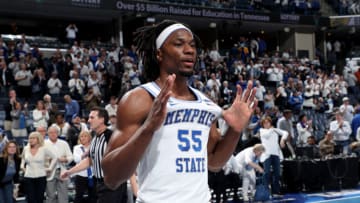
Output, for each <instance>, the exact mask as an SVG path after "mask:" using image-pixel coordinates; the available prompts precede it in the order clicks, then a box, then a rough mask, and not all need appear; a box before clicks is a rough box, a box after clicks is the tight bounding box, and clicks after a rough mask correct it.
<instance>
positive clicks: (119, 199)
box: [61, 107, 127, 203]
mask: <svg viewBox="0 0 360 203" xmlns="http://www.w3.org/2000/svg"><path fill="white" fill-rule="evenodd" d="M108 120H109V115H108V113H107V111H106V110H105V109H103V108H100V107H94V108H93V109H92V110H91V112H90V114H89V120H88V122H89V124H90V129H91V130H92V131H93V132H94V133H95V134H96V136H95V137H94V138H93V139H92V141H91V145H90V150H89V152H87V153H88V157H87V158H85V159H83V160H82V161H81V162H80V163H78V164H77V165H76V166H74V167H72V168H70V169H69V170H66V171H64V172H63V173H62V174H61V178H63V179H65V178H68V177H69V176H70V175H71V174H74V173H77V172H80V171H83V170H86V169H87V168H88V167H91V166H92V168H93V180H94V183H95V188H96V198H97V203H126V202H127V188H126V182H125V183H123V184H121V185H120V186H119V187H118V188H117V189H116V190H111V189H109V188H108V187H107V186H106V185H105V184H104V179H103V177H104V173H103V170H102V168H101V160H102V158H103V156H104V153H105V151H106V147H107V143H108V141H109V139H110V137H111V135H112V131H111V130H109V129H107V126H106V124H107V123H108Z"/></svg>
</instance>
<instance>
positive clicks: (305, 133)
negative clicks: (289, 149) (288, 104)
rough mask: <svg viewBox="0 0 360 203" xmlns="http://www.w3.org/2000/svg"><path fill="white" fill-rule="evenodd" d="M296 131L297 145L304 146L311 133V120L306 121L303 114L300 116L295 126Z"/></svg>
mask: <svg viewBox="0 0 360 203" xmlns="http://www.w3.org/2000/svg"><path fill="white" fill-rule="evenodd" d="M296 130H297V132H298V137H297V145H298V146H303V145H305V144H306V141H307V139H308V137H310V136H311V135H312V133H313V127H312V120H308V119H307V116H306V115H305V114H301V115H300V116H299V122H298V123H297V124H296Z"/></svg>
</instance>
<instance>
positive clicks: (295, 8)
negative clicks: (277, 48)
mask: <svg viewBox="0 0 360 203" xmlns="http://www.w3.org/2000/svg"><path fill="white" fill-rule="evenodd" d="M161 2H165V3H176V4H182V5H183V4H185V5H186V4H188V5H198V6H207V7H213V8H219V9H243V10H250V11H262V12H269V11H271V12H273V11H277V12H284V13H296V14H303V15H314V14H318V12H319V10H320V1H319V0H225V1H219V0H196V1H187V0H161Z"/></svg>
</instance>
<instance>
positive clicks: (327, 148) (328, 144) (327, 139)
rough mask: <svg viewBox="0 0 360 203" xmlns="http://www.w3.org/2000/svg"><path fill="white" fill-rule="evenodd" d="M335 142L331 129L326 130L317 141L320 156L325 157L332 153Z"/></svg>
mask: <svg viewBox="0 0 360 203" xmlns="http://www.w3.org/2000/svg"><path fill="white" fill-rule="evenodd" d="M335 145H336V144H335V142H334V140H333V135H332V133H331V131H330V130H329V131H327V132H326V134H325V136H324V139H322V140H321V141H320V142H319V150H320V156H321V158H327V157H330V156H332V155H333V154H334V150H335Z"/></svg>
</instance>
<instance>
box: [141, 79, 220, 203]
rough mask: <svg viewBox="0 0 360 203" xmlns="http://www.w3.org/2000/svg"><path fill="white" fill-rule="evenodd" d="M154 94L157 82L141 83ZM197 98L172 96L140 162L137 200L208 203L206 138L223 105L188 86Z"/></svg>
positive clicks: (157, 202)
mask: <svg viewBox="0 0 360 203" xmlns="http://www.w3.org/2000/svg"><path fill="white" fill-rule="evenodd" d="M142 87H143V88H144V89H145V90H147V91H148V92H149V93H150V94H151V95H152V96H153V97H156V96H157V95H158V94H159V93H160V88H159V86H158V85H157V84H156V83H154V82H151V83H147V84H145V85H142ZM189 88H190V89H191V90H192V92H193V93H194V95H195V96H196V98H197V99H196V100H195V101H185V100H179V99H176V98H173V97H170V98H169V101H168V103H167V115H166V118H165V120H164V122H163V124H162V126H161V127H160V128H159V129H158V130H157V131H156V132H155V133H154V135H153V138H152V140H151V143H150V145H149V147H148V148H147V150H146V152H145V153H144V156H143V157H142V159H141V160H140V163H139V165H138V169H137V172H138V178H139V192H138V199H137V202H138V203H155V202H156V203H162V202H163V203H169V202H172V203H176V202H179V203H183V202H186V203H191V202H194V203H208V202H209V200H210V191H209V187H208V167H207V165H208V162H207V161H208V160H207V142H208V138H209V131H210V127H211V125H212V123H213V122H214V120H216V119H217V118H218V117H219V116H220V115H221V111H222V109H221V108H220V107H219V106H218V105H217V104H215V103H214V102H212V101H211V100H210V99H208V98H207V97H206V96H205V95H203V94H202V93H201V92H200V91H198V90H196V89H193V88H191V87H189Z"/></svg>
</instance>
